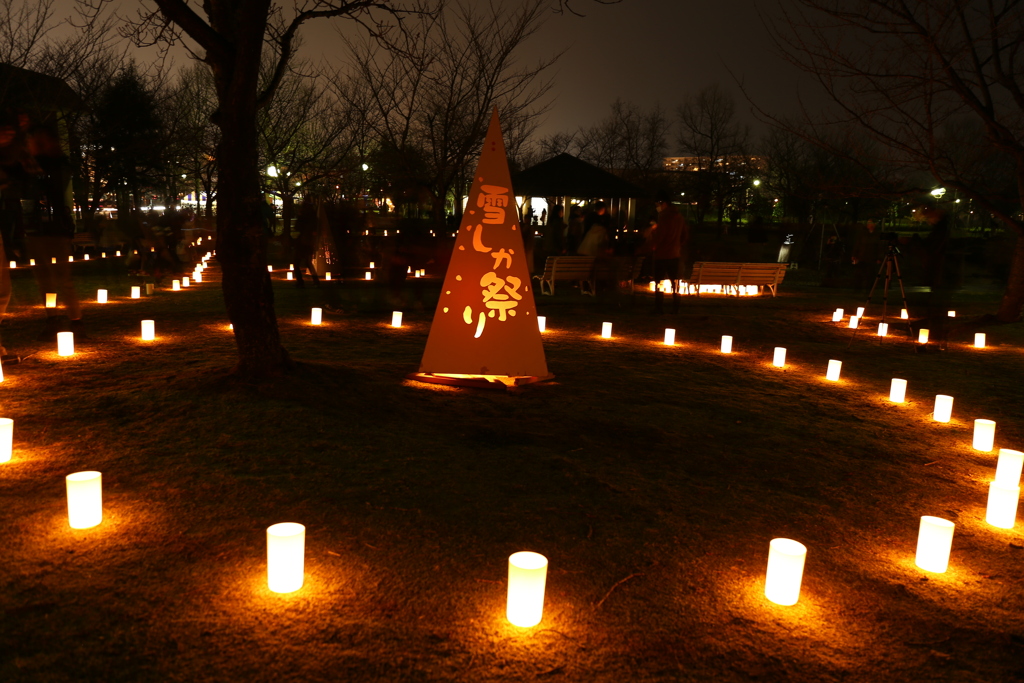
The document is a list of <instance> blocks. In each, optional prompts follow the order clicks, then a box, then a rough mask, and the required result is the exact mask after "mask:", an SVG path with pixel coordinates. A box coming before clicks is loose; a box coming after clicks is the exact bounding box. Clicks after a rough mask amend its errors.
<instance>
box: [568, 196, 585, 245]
mask: <svg viewBox="0 0 1024 683" xmlns="http://www.w3.org/2000/svg"><path fill="white" fill-rule="evenodd" d="M582 240H583V212H582V211H581V210H580V207H578V206H574V207H572V208H571V209H569V224H568V225H567V226H566V228H565V253H566V254H575V253H576V249H577V248H578V247H579V246H580V241H582Z"/></svg>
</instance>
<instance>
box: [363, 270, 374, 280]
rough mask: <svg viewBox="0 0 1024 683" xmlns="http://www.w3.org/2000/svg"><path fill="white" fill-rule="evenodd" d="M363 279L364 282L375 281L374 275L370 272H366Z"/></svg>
mask: <svg viewBox="0 0 1024 683" xmlns="http://www.w3.org/2000/svg"><path fill="white" fill-rule="evenodd" d="M363 279H364V280H372V279H373V273H371V272H370V271H366V275H364V276H363Z"/></svg>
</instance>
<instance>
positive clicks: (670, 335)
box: [665, 327, 676, 346]
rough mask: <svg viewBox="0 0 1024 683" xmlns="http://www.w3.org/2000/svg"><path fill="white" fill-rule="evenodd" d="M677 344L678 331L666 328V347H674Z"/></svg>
mask: <svg viewBox="0 0 1024 683" xmlns="http://www.w3.org/2000/svg"><path fill="white" fill-rule="evenodd" d="M675 343H676V331H675V329H673V328H671V327H666V328H665V346H672V345H673V344H675Z"/></svg>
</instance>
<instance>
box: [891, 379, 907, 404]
mask: <svg viewBox="0 0 1024 683" xmlns="http://www.w3.org/2000/svg"><path fill="white" fill-rule="evenodd" d="M906 398H907V380H905V379H896V378H895V377H894V378H893V380H892V384H890V385H889V400H890V401H892V402H893V403H903V401H905V400H906Z"/></svg>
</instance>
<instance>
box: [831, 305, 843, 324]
mask: <svg viewBox="0 0 1024 683" xmlns="http://www.w3.org/2000/svg"><path fill="white" fill-rule="evenodd" d="M842 319H843V309H841V308H837V309H836V310H835V313H833V314H832V322H834V323H837V322H839V321H840V320H842Z"/></svg>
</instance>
